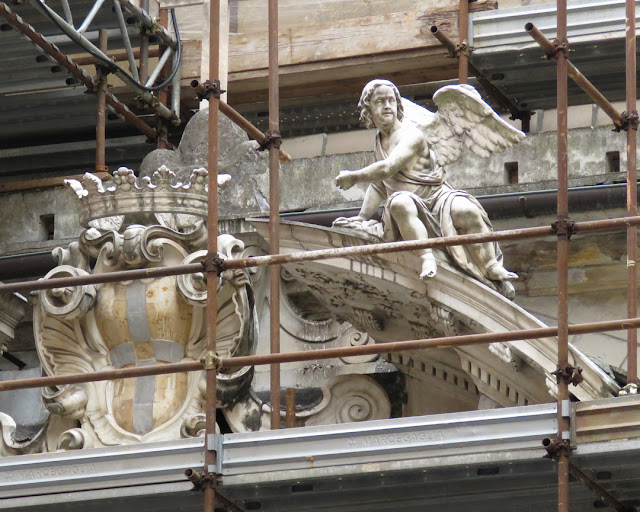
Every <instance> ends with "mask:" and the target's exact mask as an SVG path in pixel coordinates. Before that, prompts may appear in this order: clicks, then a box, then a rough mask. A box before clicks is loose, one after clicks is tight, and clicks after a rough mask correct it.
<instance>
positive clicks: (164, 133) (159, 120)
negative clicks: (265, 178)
mask: <svg viewBox="0 0 640 512" xmlns="http://www.w3.org/2000/svg"><path fill="white" fill-rule="evenodd" d="M160 25H162V26H163V27H164V28H169V11H167V9H160ZM166 50H167V47H166V46H165V45H160V55H163V54H164V52H166ZM167 75H168V72H167V64H165V66H164V67H163V68H162V70H161V71H160V80H161V81H162V80H164V79H165V78H166V76H167ZM216 76H217V75H216ZM151 85H153V84H151ZM158 100H159V101H160V103H162V104H163V105H165V106H166V105H167V104H168V103H169V101H168V100H169V94H168V93H167V91H166V89H165V88H163V89H162V90H161V91H158ZM209 113H211V102H209ZM156 132H157V133H158V149H172V148H171V147H170V144H169V121H168V120H167V119H164V118H163V117H162V116H160V115H157V116H156ZM209 144H211V140H209ZM209 172H211V171H209ZM216 189H217V184H216Z"/></svg>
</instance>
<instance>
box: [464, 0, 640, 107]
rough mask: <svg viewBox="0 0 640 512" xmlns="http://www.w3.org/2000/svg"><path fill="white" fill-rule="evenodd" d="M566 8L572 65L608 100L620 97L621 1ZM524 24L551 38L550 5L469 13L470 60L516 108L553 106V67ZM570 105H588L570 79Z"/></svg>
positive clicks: (582, 0)
mask: <svg viewBox="0 0 640 512" xmlns="http://www.w3.org/2000/svg"><path fill="white" fill-rule="evenodd" d="M639 5H640V2H638V1H636V6H639ZM567 8H568V15H567V16H568V38H569V42H570V46H571V50H572V52H571V54H570V59H571V61H572V62H573V63H574V64H575V65H576V66H577V67H578V69H580V71H581V72H582V73H583V74H584V75H585V76H586V77H587V78H588V79H589V80H590V81H591V82H592V83H593V84H594V85H595V86H596V87H597V88H598V89H599V90H600V91H601V92H602V93H603V94H604V95H605V97H607V99H609V101H618V100H622V99H624V94H625V92H624V83H625V82H624V80H625V62H624V32H625V31H624V23H625V6H624V1H623V0H579V1H575V0H573V1H570V2H568V4H567ZM639 14H640V9H639V8H638V7H636V18H638V15H639ZM527 22H533V23H534V24H535V25H536V26H537V27H538V28H539V29H540V30H542V31H543V33H544V34H545V35H546V36H547V37H548V38H549V39H553V38H554V37H555V26H556V21H555V3H549V4H544V5H534V6H523V7H518V8H512V9H498V10H492V11H484V12H476V13H472V14H471V15H470V22H469V23H470V40H471V45H472V46H473V48H474V50H473V52H472V54H471V61H472V62H473V64H474V65H475V66H476V67H477V68H478V69H479V70H480V71H481V72H482V73H483V74H484V75H485V77H486V78H487V79H489V81H491V83H492V84H493V85H494V86H496V87H497V88H498V89H499V90H501V91H502V92H503V94H504V95H505V96H507V97H508V98H510V99H511V100H512V101H513V102H514V103H515V104H516V105H518V106H519V107H520V108H521V109H523V110H534V109H546V108H555V103H556V67H555V64H554V63H553V62H549V61H547V60H546V59H545V58H544V55H543V52H542V50H541V49H540V48H539V46H538V44H537V43H535V41H533V39H531V37H530V36H529V35H528V34H527V33H526V32H525V30H524V25H525V24H526V23H527ZM569 103H570V104H585V103H592V101H591V100H590V99H589V98H588V97H587V96H586V94H584V93H583V92H582V91H581V90H580V89H579V88H578V87H577V86H575V85H574V84H573V82H572V81H571V80H569Z"/></svg>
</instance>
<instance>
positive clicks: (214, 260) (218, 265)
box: [202, 252, 224, 275]
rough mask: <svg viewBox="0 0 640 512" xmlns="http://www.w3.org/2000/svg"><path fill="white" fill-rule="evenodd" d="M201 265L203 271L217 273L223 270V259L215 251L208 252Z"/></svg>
mask: <svg viewBox="0 0 640 512" xmlns="http://www.w3.org/2000/svg"><path fill="white" fill-rule="evenodd" d="M202 266H203V270H204V271H205V272H215V273H216V274H218V275H219V274H221V273H222V272H223V271H224V260H223V259H222V258H221V257H220V256H218V254H216V253H215V252H210V253H208V254H207V257H206V259H205V260H204V261H203V262H202Z"/></svg>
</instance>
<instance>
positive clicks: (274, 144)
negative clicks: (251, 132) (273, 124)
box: [258, 130, 282, 151]
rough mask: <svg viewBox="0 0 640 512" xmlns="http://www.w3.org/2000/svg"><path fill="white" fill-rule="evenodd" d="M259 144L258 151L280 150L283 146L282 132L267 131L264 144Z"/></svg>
mask: <svg viewBox="0 0 640 512" xmlns="http://www.w3.org/2000/svg"><path fill="white" fill-rule="evenodd" d="M258 144H260V147H259V148H258V151H266V150H267V149H271V148H276V149H280V146H281V145H282V137H280V132H278V131H271V130H267V131H266V132H264V140H263V141H262V142H258Z"/></svg>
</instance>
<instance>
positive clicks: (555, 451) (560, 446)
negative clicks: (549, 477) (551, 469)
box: [542, 437, 571, 460]
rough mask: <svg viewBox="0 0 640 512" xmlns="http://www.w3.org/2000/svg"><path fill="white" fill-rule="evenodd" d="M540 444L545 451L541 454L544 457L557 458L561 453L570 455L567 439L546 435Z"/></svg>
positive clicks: (569, 444)
mask: <svg viewBox="0 0 640 512" xmlns="http://www.w3.org/2000/svg"><path fill="white" fill-rule="evenodd" d="M542 446H544V449H545V450H546V451H547V453H546V454H545V455H544V456H543V457H544V458H545V459H553V460H558V458H559V457H560V456H562V455H565V456H567V457H568V456H569V455H571V443H570V442H569V440H567V439H562V438H559V437H556V438H554V439H549V438H548V437H547V438H545V439H543V440H542Z"/></svg>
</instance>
